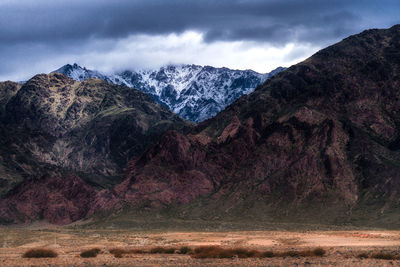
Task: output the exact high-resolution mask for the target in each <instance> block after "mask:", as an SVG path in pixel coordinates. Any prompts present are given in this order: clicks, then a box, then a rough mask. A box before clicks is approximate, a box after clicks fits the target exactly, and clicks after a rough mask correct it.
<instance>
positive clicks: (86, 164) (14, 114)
mask: <svg viewBox="0 0 400 267" xmlns="http://www.w3.org/2000/svg"><path fill="white" fill-rule="evenodd" d="M0 89H1V90H0V92H1V93H0V104H1V106H0V111H1V113H0V114H1V121H0V122H1V127H0V140H1V141H0V159H1V161H0V183H1V191H0V194H1V195H0V197H1V198H4V197H6V196H7V198H8V201H6V202H3V206H2V207H3V208H2V211H5V212H6V213H5V214H14V213H13V212H15V213H16V214H19V215H18V217H17V218H18V220H17V221H25V220H31V219H33V220H36V219H47V220H49V221H51V222H55V223H65V222H71V221H72V220H76V219H79V218H82V217H84V215H85V216H86V215H87V214H90V212H88V211H83V210H82V209H83V208H84V206H85V205H84V204H83V203H88V202H87V201H91V200H93V199H97V193H96V190H100V189H104V188H110V187H112V186H113V185H115V184H118V183H119V182H121V181H122V180H123V179H124V168H125V167H126V165H127V162H128V161H129V160H131V159H132V158H134V157H138V156H140V155H141V154H142V153H143V152H144V151H145V150H146V149H148V148H149V147H150V146H151V145H152V144H153V143H154V142H156V141H157V140H158V139H159V138H160V137H161V135H162V134H164V133H165V132H166V131H167V130H170V129H175V130H178V131H183V130H184V129H186V128H188V127H191V126H190V124H189V123H188V122H186V121H184V120H183V119H181V118H180V117H178V116H177V115H175V114H173V113H172V112H170V111H168V109H166V108H165V107H162V106H160V105H158V104H156V103H154V101H153V100H152V99H151V98H150V97H149V96H147V95H146V94H144V93H142V92H140V91H138V90H134V89H132V88H128V87H124V86H118V85H112V84H109V83H106V82H104V81H101V80H98V79H88V80H85V81H84V82H77V81H74V80H73V79H71V78H69V77H67V76H65V75H62V74H56V73H54V74H50V75H45V74H40V75H36V76H35V77H33V78H32V79H30V80H29V81H27V82H26V83H25V84H24V85H22V86H21V85H19V84H16V83H12V82H4V83H0ZM78 176H79V177H78ZM52 179H55V181H56V182H54V181H53V180H52ZM69 186H72V188H68V187H69ZM49 187H51V188H49ZM65 187H67V188H65ZM11 189H12V190H11ZM10 190H11V191H10ZM19 190H21V191H22V192H21V191H19ZM82 190H83V191H82ZM53 193H54V194H53ZM67 196H69V198H68V197H67ZM86 198H90V200H85V199H86ZM46 199H47V200H46ZM67 199H68V201H69V200H71V201H72V202H68V201H67ZM10 201H14V202H13V203H14V204H10ZM19 201H20V202H19ZM46 201H47V202H49V201H50V202H53V201H54V202H56V203H59V205H58V204H57V205H55V206H52V207H46V206H43V205H45V203H46ZM74 201H76V203H77V205H78V204H79V205H81V206H75V204H74V203H75V202H74ZM5 203H6V204H5ZM18 203H19V204H18ZM25 204H26V208H23V207H24V205H25ZM4 205H5V206H4ZM30 205H32V207H30ZM46 205H52V204H51V203H48V204H46ZM57 207H59V208H60V209H62V210H63V211H62V212H61V211H58V210H57V214H58V215H57V214H55V215H54V217H53V216H52V211H54V209H55V208H57ZM9 208H11V209H12V210H13V212H11V211H10V210H8V209H9ZM43 209H44V210H43ZM46 209H47V211H46ZM40 210H41V212H40ZM28 211H29V212H28ZM69 212H71V213H72V214H69V215H68V213H69ZM63 214H64V215H65V216H66V217H68V218H64V219H62V218H61V217H62V215H63ZM39 215H40V216H42V218H40V216H39ZM4 217H5V218H8V217H9V215H4ZM11 217H12V216H11ZM14 219H15V218H14Z"/></svg>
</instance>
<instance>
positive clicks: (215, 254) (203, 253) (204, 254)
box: [192, 246, 263, 258]
mask: <svg viewBox="0 0 400 267" xmlns="http://www.w3.org/2000/svg"><path fill="white" fill-rule="evenodd" d="M192 257H194V258H233V257H238V258H253V257H263V253H261V252H259V251H257V250H248V249H245V248H234V249H229V248H226V249H225V248H221V247H218V246H203V247H198V248H196V249H194V251H193V254H192Z"/></svg>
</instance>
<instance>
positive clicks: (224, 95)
mask: <svg viewBox="0 0 400 267" xmlns="http://www.w3.org/2000/svg"><path fill="white" fill-rule="evenodd" d="M283 69H284V68H282V67H279V68H277V69H275V70H274V71H272V72H270V73H266V74H260V73H257V72H255V71H252V70H231V69H228V68H215V67H211V66H199V65H184V64H181V65H166V66H163V67H161V68H159V69H156V70H137V71H134V70H125V71H122V72H118V73H113V74H111V75H106V74H102V73H100V72H98V71H93V70H88V69H86V68H84V67H81V66H79V65H77V64H76V63H74V64H73V65H70V64H67V65H65V66H63V67H61V68H59V69H58V70H56V71H54V72H57V73H63V74H65V75H67V76H69V77H71V78H72V79H74V80H77V81H83V80H85V79H88V78H98V79H101V80H104V81H106V82H110V83H113V84H119V85H125V86H128V87H131V88H135V89H138V90H140V91H142V92H144V93H146V94H149V95H150V96H152V97H153V99H154V100H155V101H157V102H159V103H161V104H164V105H166V106H167V107H168V108H169V109H170V110H172V111H173V112H175V113H177V114H179V115H180V116H182V117H183V118H185V119H188V120H191V121H194V122H200V121H203V120H205V119H208V118H211V117H213V116H215V115H216V114H217V113H218V112H220V111H221V110H222V109H224V108H225V107H226V106H228V105H229V104H231V103H232V102H234V101H235V100H236V99H237V98H239V97H240V96H242V95H243V94H249V93H251V92H252V91H253V90H254V89H255V88H256V87H257V86H258V85H259V84H261V83H263V82H264V81H265V80H267V79H268V78H270V77H271V76H273V75H275V74H277V73H279V72H280V71H282V70H283Z"/></svg>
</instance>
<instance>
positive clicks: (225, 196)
mask: <svg viewBox="0 0 400 267" xmlns="http://www.w3.org/2000/svg"><path fill="white" fill-rule="evenodd" d="M399 100H400V26H394V27H392V28H390V29H387V30H368V31H365V32H363V33H361V34H358V35H355V36H351V37H349V38H346V39H344V40H343V41H342V42H340V43H338V44H335V45H333V46H330V47H328V48H326V49H323V50H321V51H319V52H318V53H316V54H315V55H313V56H312V57H310V58H309V59H307V60H305V61H304V62H301V63H299V64H297V65H294V66H292V67H290V68H289V69H287V70H285V71H283V72H281V73H279V74H277V75H276V76H274V77H273V78H271V79H270V80H268V81H267V82H266V83H264V84H263V85H262V86H260V87H258V88H257V89H256V90H255V92H253V93H251V94H249V95H246V96H243V97H241V98H240V99H239V100H238V101H236V102H235V103H234V104H232V105H230V106H229V107H228V108H226V109H225V110H224V111H223V112H221V113H219V114H218V115H217V116H216V117H214V118H213V119H211V120H208V121H206V122H204V123H201V124H199V125H198V126H197V127H196V128H195V129H194V130H193V131H192V132H191V133H189V134H187V135H183V134H180V133H178V132H174V131H172V132H169V133H168V134H166V135H164V136H163V138H162V139H161V140H160V141H159V142H158V143H157V144H155V145H154V146H153V147H152V148H151V149H150V150H148V151H146V153H145V154H143V155H142V156H141V157H140V158H137V159H134V160H132V161H131V162H130V165H129V168H128V175H127V178H126V180H125V181H124V182H123V183H122V184H120V185H118V186H117V187H116V191H117V192H118V193H119V197H122V198H123V199H124V200H126V201H128V202H130V203H134V204H135V205H140V203H148V202H149V201H150V203H154V205H155V206H160V205H161V206H162V205H171V204H174V205H176V204H178V207H179V208H177V209H176V210H177V211H176V213H177V214H181V215H182V216H183V217H184V216H187V217H189V218H190V217H192V216H193V217H195V216H197V217H207V218H221V217H228V218H229V217H230V216H239V217H240V215H241V214H243V213H244V212H245V214H246V216H248V217H253V218H259V219H269V218H271V217H272V218H283V219H287V220H293V219H294V218H296V220H298V221H301V220H305V221H313V220H314V222H327V223H335V222H340V223H343V222H347V221H356V220H367V221H368V220H370V221H374V220H375V219H376V220H382V221H383V219H382V218H385V220H387V221H386V222H387V223H388V224H390V223H393V224H396V225H398V214H399V213H398V207H399V204H400V203H399V201H400V198H399V193H400V191H399V190H400V101H399ZM396 214H397V215H396ZM385 216H386V217H385ZM389 222H390V223H389Z"/></svg>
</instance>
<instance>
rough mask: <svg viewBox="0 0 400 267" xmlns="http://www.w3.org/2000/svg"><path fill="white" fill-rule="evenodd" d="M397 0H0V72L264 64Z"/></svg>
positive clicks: (19, 74)
mask: <svg viewBox="0 0 400 267" xmlns="http://www.w3.org/2000/svg"><path fill="white" fill-rule="evenodd" d="M399 14H400V1H399V0H379V1H377V0H376V1H371V0H351V1H350V0H140V1H139V0H85V1H82V0H0V81H3V80H13V81H22V80H27V79H29V78H30V77H32V76H33V75H35V74H37V73H48V72H51V71H53V70H55V69H58V68H59V67H61V66H62V65H64V64H67V63H75V62H76V63H78V64H79V65H81V66H85V67H87V68H89V69H95V70H100V71H102V72H105V73H111V72H116V71H121V70H124V69H133V70H134V69H143V68H144V69H151V68H158V67H160V66H162V65H166V64H199V65H211V66H215V67H222V66H225V67H228V68H232V69H253V70H255V71H258V72H262V73H264V72H269V71H271V70H273V69H275V68H276V67H278V66H284V67H288V66H290V65H292V64H295V63H298V62H300V61H302V60H304V59H306V58H307V57H309V56H311V55H312V54H314V53H315V52H317V51H318V50H320V49H322V48H324V47H326V46H328V45H331V44H334V43H336V42H338V41H340V40H342V39H343V38H345V37H347V36H349V35H352V34H356V33H359V32H361V31H363V30H365V29H370V28H388V27H391V26H393V25H394V24H398V23H400V16H399Z"/></svg>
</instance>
